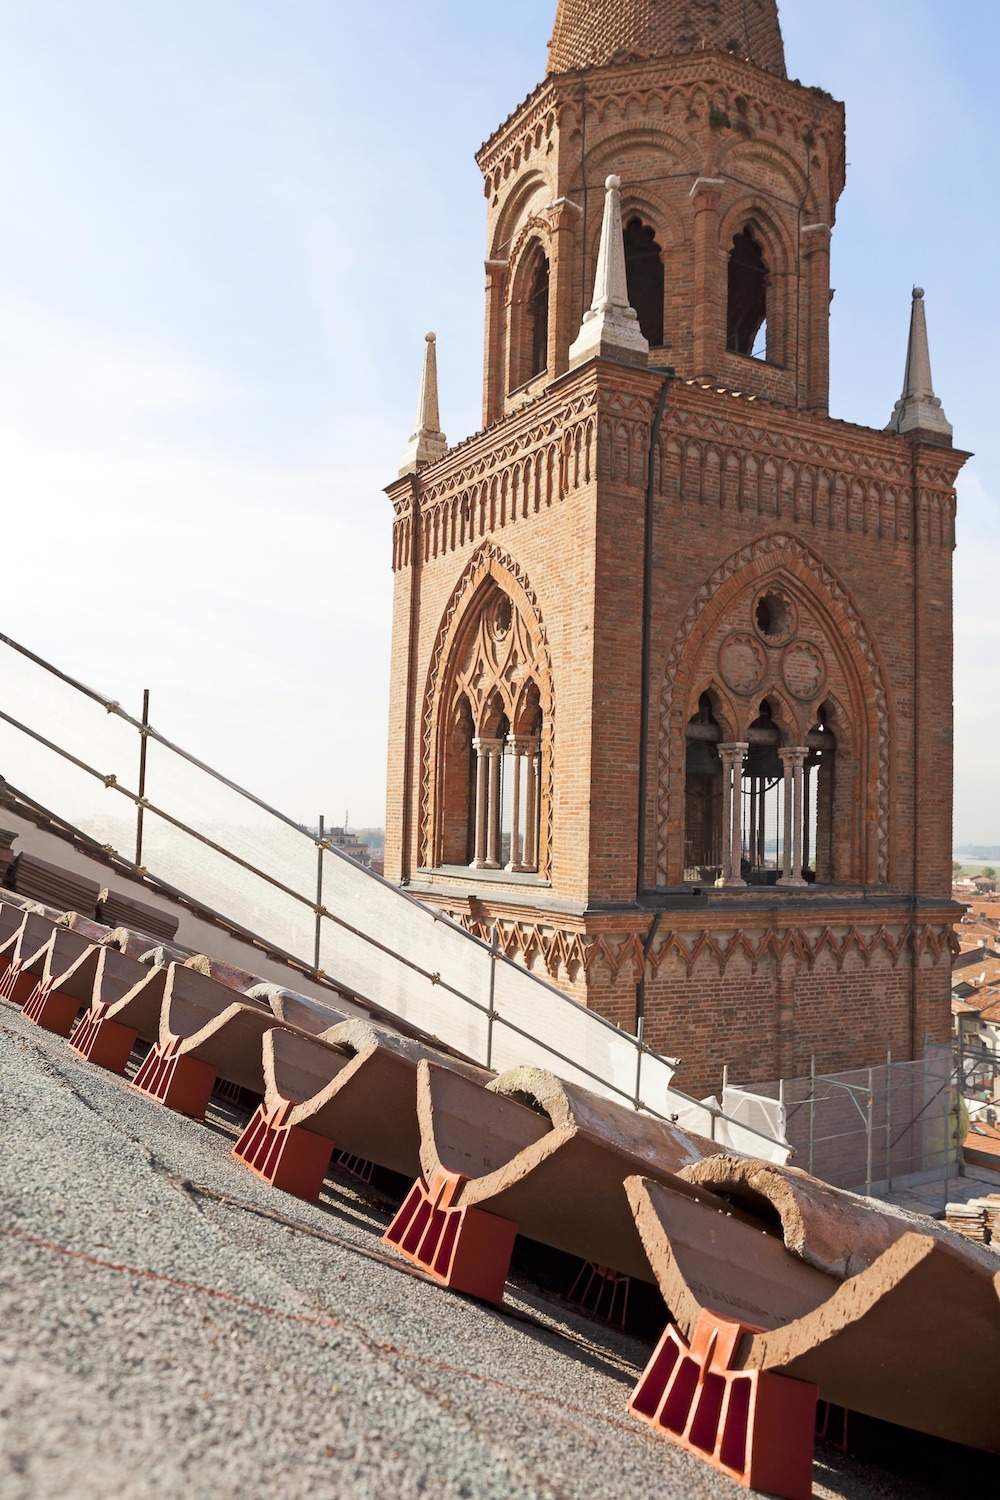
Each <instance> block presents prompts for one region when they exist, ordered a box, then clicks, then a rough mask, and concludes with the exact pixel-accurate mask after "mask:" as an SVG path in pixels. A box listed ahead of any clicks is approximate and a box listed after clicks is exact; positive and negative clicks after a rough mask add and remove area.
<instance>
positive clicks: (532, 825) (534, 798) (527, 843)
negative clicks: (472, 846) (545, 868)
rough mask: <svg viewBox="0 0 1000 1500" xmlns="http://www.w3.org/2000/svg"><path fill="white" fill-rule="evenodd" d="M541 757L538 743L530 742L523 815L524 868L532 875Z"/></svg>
mask: <svg viewBox="0 0 1000 1500" xmlns="http://www.w3.org/2000/svg"><path fill="white" fill-rule="evenodd" d="M541 780H542V757H541V754H540V752H539V749H538V741H537V740H532V741H531V742H530V744H529V748H528V788H527V797H526V799H525V800H526V803H527V806H526V808H525V814H524V868H525V869H526V870H530V871H531V872H532V873H534V872H535V871H537V869H538V806H539V803H540V801H541V797H540V792H541Z"/></svg>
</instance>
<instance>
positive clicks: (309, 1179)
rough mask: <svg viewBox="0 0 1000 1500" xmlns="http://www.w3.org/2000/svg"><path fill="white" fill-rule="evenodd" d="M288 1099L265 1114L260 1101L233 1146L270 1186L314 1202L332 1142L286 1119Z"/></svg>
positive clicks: (238, 1156)
mask: <svg viewBox="0 0 1000 1500" xmlns="http://www.w3.org/2000/svg"><path fill="white" fill-rule="evenodd" d="M294 1107H295V1106H294V1104H293V1103H292V1102H291V1101H286V1102H285V1103H284V1104H280V1105H279V1106H278V1107H277V1108H276V1109H274V1110H272V1111H271V1113H270V1114H268V1112H267V1110H266V1108H265V1107H264V1105H263V1104H262V1105H261V1106H260V1108H259V1109H258V1110H257V1113H256V1114H255V1115H253V1116H251V1119H250V1123H249V1124H248V1125H247V1127H246V1129H245V1130H244V1132H243V1134H242V1135H241V1136H240V1138H239V1140H238V1141H237V1142H236V1145H235V1146H234V1147H233V1155H234V1156H235V1157H236V1159H237V1161H241V1162H242V1163H243V1165H244V1166H246V1167H249V1168H250V1170H251V1172H256V1174H257V1176H258V1177H262V1178H263V1179H264V1181H265V1182H269V1183H270V1184H271V1186H272V1187H276V1188H279V1189H280V1190H281V1191H282V1192H283V1193H292V1194H293V1195H294V1196H295V1197H296V1198H306V1199H308V1201H309V1202H311V1203H314V1202H315V1201H316V1199H317V1198H318V1197H319V1194H320V1189H321V1188H322V1186H323V1179H324V1178H325V1176H326V1174H327V1170H328V1168H329V1166H330V1157H331V1156H332V1155H333V1142H332V1141H331V1140H330V1138H329V1137H328V1136H325V1135H317V1134H316V1132H315V1131H314V1130H305V1129H304V1128H303V1127H302V1126H301V1125H289V1124H287V1123H286V1120H287V1117H288V1115H289V1114H290V1113H291V1111H292V1110H293V1109H294Z"/></svg>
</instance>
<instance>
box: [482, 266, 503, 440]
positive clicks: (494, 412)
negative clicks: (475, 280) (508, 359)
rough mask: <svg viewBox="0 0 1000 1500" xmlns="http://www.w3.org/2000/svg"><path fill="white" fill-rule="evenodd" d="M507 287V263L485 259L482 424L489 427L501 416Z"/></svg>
mask: <svg viewBox="0 0 1000 1500" xmlns="http://www.w3.org/2000/svg"><path fill="white" fill-rule="evenodd" d="M506 286H507V262H506V261H505V260H488V261H487V262H486V348H485V351H484V354H483V426H484V427H489V425H490V423H491V422H495V421H496V420H497V418H498V417H502V416H503V398H504V358H503V320H504V293H505V290H506Z"/></svg>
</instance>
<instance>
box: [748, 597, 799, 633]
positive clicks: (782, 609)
mask: <svg viewBox="0 0 1000 1500" xmlns="http://www.w3.org/2000/svg"><path fill="white" fill-rule="evenodd" d="M795 624H796V612H795V605H794V604H793V603H792V601H791V599H789V597H788V595H787V594H784V593H782V591H781V589H779V588H773V587H772V588H769V589H768V590H767V591H766V593H763V594H761V595H760V596H759V597H758V598H757V600H756V602H755V604H754V606H753V626H754V629H755V630H756V631H757V632H758V634H759V635H760V636H761V637H762V638H763V639H764V640H765V641H766V642H767V644H768V645H769V646H780V645H781V643H782V642H783V641H787V640H790V639H791V637H792V636H793V635H794V634H795Z"/></svg>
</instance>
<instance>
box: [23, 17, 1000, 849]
mask: <svg viewBox="0 0 1000 1500" xmlns="http://www.w3.org/2000/svg"><path fill="white" fill-rule="evenodd" d="M554 11H555V0H507V3H505V4H504V5H503V6H502V7H500V6H494V5H487V4H483V3H480V0H424V3H422V4H420V5H414V4H413V3H412V0H405V3H404V0H382V3H380V4H377V5H376V4H368V5H355V4H353V3H351V4H348V3H347V0H269V3H268V0H197V3H196V0H0V201H2V203H3V206H4V223H3V232H2V234H0V482H2V486H3V489H2V495H3V499H2V504H3V516H4V537H5V542H6V546H5V549H4V566H3V570H2V580H3V582H2V601H3V606H2V609H0V622H2V623H0V629H2V630H3V631H4V632H5V633H7V634H10V635H13V636H14V637H15V638H17V639H19V640H21V641H23V642H24V643H25V644H27V645H28V646H30V647H32V648H34V649H35V650H37V651H40V652H42V653H43V654H48V655H50V656H52V657H53V658H54V659H55V660H56V661H57V662H58V663H59V664H61V665H62V666H64V667H65V668H66V669H68V670H70V671H73V672H75V673H77V674H78V675H80V676H82V677H84V678H85V679H86V680H88V681H91V682H93V683H95V685H98V686H100V687H102V688H106V689H107V690H108V691H109V692H110V693H111V694H112V696H114V697H117V698H119V699H120V700H121V701H122V702H123V703H125V704H126V706H129V707H131V708H133V709H137V708H138V706H139V703H140V700H141V690H142V688H143V687H145V686H148V687H149V688H150V689H151V690H152V695H153V697H152V702H153V715H152V717H153V721H154V723H155V724H156V725H157V727H158V728H160V729H161V730H163V731H164V732H165V733H167V734H169V735H171V736H172V737H173V738H176V739H180V740H181V741H182V742H184V743H187V744H189V745H190V747H191V748H192V749H194V750H196V751H198V752H199V753H201V754H202V755H204V756H206V757H207V758H208V759H210V760H212V761H214V762H215V763H217V764H221V766H222V767H223V768H224V769H226V770H228V771H229V772H230V774H232V775H234V776H235V777H237V778H240V779H243V780H245V781H247V782H248V783H249V784H250V785H251V786H253V787H254V788H256V789H258V790H259V791H260V792H261V793H263V794H264V795H265V796H267V797H269V798H271V799H272V800H275V801H277V802H278V803H279V805H281V806H283V807H285V808H287V809H288V810H289V811H290V812H292V813H294V814H295V815H297V816H302V817H310V818H311V817H313V816H314V815H315V814H316V813H317V812H319V811H323V812H326V813H327V815H328V816H329V817H334V816H336V818H337V820H338V821H339V818H340V816H341V814H342V812H343V809H344V808H345V807H349V808H350V812H351V820H352V822H354V823H359V824H360V823H368V822H381V821H382V817H383V787H384V746H385V731H386V702H387V680H388V644H389V606H390V596H391V575H390V572H389V538H390V524H389V505H388V502H387V501H386V499H385V497H384V496H383V495H382V493H381V490H382V486H383V485H384V484H386V483H387V482H388V481H389V480H390V479H391V478H392V477H393V476H394V474H395V472H396V468H397V466H398V459H399V455H400V452H401V450H402V448H403V445H404V443H405V441H406V439H407V437H408V435H409V433H410V431H411V429H412V425H413V408H414V401H415V395H416V387H417V379H418V369H419V360H420V357H421V348H422V335H423V333H424V332H425V331H426V330H427V329H428V328H434V329H436V331H437V333H438V337H439V352H440V364H441V380H442V418H443V423H444V427H445V430H446V431H447V433H448V436H449V437H450V438H451V439H452V440H456V439H458V438H461V437H462V436H464V435H465V434H466V433H468V432H469V431H472V430H474V429H475V428H476V427H477V426H478V425H479V400H480V376H481V347H482V340H481V318H482V286H483V274H482V260H483V255H484V200H483V195H482V185H481V179H480V177H479V174H478V170H477V168H476V166H475V163H474V162H473V159H472V158H473V152H474V150H475V149H476V147H477V146H478V145H479V143H480V142H481V141H482V140H483V139H484V138H485V137H486V136H487V135H489V134H490V132H491V131H492V130H493V128H494V127H495V125H496V124H498V123H499V121H500V120H501V119H502V118H504V117H505V116H506V115H507V114H508V113H509V111H510V110H511V108H512V107H513V106H514V105H515V104H516V103H517V102H518V101H519V100H520V99H521V98H523V97H524V95H525V94H526V93H528V91H529V90H530V89H531V88H532V87H533V86H534V84H535V83H536V82H537V81H538V80H539V79H540V78H541V76H542V74H543V73H544V67H545V55H546V52H545V48H546V41H547V39H548V36H549V32H550V27H551V21H552V17H553V15H554ZM781 14H782V21H783V26H784V34H785V41H786V49H787V54H788V66H789V73H790V75H791V76H793V77H795V76H798V77H800V78H801V79H802V80H803V81H804V82H806V83H818V84H821V85H822V86H823V87H825V88H827V89H829V90H830V91H831V92H832V93H834V94H835V95H836V96H837V97H838V98H841V99H844V100H846V102H847V119H848V161H849V163H850V168H849V172H848V185H847V191H846V193H845V195H844V198H843V200H842V203H841V212H840V217H839V220H838V224H837V228H836V232H835V236H834V243H833V268H834V282H835V285H836V286H837V296H836V300H835V302H834V309H833V390H832V411H833V413H834V414H835V415H837V416H842V417H846V418H849V419H851V420H853V421H858V422H864V423H870V424H871V425H874V426H882V425H883V424H884V423H885V422H886V420H887V419H888V416H889V414H890V412H891V410H892V406H893V402H894V401H895V400H896V398H897V396H898V395H899V388H900V384H901V378H902V370H903V358H904V345H905V336H906V328H907V320H908V316H909V294H910V288H911V286H912V284H913V283H914V282H920V283H922V284H923V285H924V286H925V287H926V289H927V296H928V316H929V320H930V328H931V339H932V353H933V359H934V375H935V383H936V386H937V391H938V394H939V395H940V396H941V397H942V399H943V401H944V404H945V409H946V411H947V413H948V415H949V417H950V418H951V420H952V422H953V423H954V425H955V437H956V442H957V443H958V444H959V445H960V446H962V447H966V448H971V449H974V450H976V452H977V455H978V456H977V457H976V459H975V460H974V461H973V462H972V463H971V464H970V465H969V467H968V468H967V470H966V473H965V475H964V477H963V479H962V481H961V490H960V514H961V521H960V545H959V551H958V554H957V559H956V598H957V604H958V609H957V648H958V649H957V655H958V660H957V672H956V699H957V704H956V708H957V772H958V775H957V811H956V835H957V838H958V839H959V840H960V841H966V840H988V841H990V842H997V841H1000V775H998V773H997V770H996V765H997V757H996V750H995V747H996V744H997V742H998V737H1000V694H998V692H997V671H996V662H997V661H998V659H1000V612H998V608H997V595H998V587H997V581H996V580H997V575H998V567H1000V512H998V505H997V499H998V497H1000V463H998V439H997V420H996V411H997V402H998V397H997V376H996V369H997V349H998V346H1000V318H998V313H997V305H998V304H997V280H998V274H1000V257H998V254H997V248H998V242H1000V215H998V209H997V203H996V175H997V174H996V168H995V162H994V157H995V152H996V135H997V130H998V127H997V116H996V110H995V104H994V101H995V98H996V88H995V77H994V70H995V59H996V56H997V53H998V50H1000V11H998V8H997V6H996V4H995V0H971V3H965V4H963V5H962V6H961V7H958V8H957V9H952V8H950V7H945V6H943V5H941V4H940V3H938V0H906V3H905V4H904V3H903V0H865V3H862V0H838V3H837V4H836V5H822V6H821V5H817V4H816V3H815V0H784V4H783V5H782V6H781ZM956 16H958V17H959V18H960V19H959V20H958V21H956V19H955V17H956Z"/></svg>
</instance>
